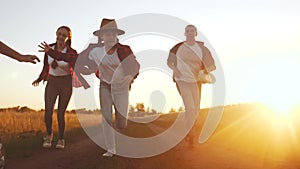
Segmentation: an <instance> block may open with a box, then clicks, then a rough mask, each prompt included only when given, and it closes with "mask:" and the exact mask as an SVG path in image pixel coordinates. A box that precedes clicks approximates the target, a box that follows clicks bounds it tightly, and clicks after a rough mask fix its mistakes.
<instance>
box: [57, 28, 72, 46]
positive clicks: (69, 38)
mask: <svg viewBox="0 0 300 169" xmlns="http://www.w3.org/2000/svg"><path fill="white" fill-rule="evenodd" d="M59 29H65V30H67V31H68V33H69V36H68V39H67V41H66V45H68V46H70V47H71V44H72V31H71V29H70V28H69V27H67V26H60V27H59V28H58V29H57V31H58V30H59Z"/></svg>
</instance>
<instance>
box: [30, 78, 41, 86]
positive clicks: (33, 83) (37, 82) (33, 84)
mask: <svg viewBox="0 0 300 169" xmlns="http://www.w3.org/2000/svg"><path fill="white" fill-rule="evenodd" d="M39 83H40V81H39V80H38V79H36V80H35V81H33V82H32V86H34V87H36V86H38V85H39Z"/></svg>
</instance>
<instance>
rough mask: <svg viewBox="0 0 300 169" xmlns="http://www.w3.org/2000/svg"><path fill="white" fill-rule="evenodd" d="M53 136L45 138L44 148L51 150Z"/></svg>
mask: <svg viewBox="0 0 300 169" xmlns="http://www.w3.org/2000/svg"><path fill="white" fill-rule="evenodd" d="M52 139H53V134H50V135H47V136H45V137H44V142H43V147H44V148H50V147H51V146H52Z"/></svg>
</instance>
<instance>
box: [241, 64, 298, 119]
mask: <svg viewBox="0 0 300 169" xmlns="http://www.w3.org/2000/svg"><path fill="white" fill-rule="evenodd" d="M298 72H300V68H299V66H298V64H297V63H295V62H291V61H287V60H284V59H276V60H273V61H268V63H264V62H262V63H260V64H257V65H256V66H254V67H253V70H252V71H251V72H249V74H248V75H247V76H248V77H247V81H246V83H247V84H248V86H247V88H245V90H247V92H246V94H247V96H248V97H250V99H251V100H253V101H258V102H260V103H263V104H265V105H267V106H268V107H270V108H271V109H272V111H273V112H274V113H275V114H276V115H277V116H281V117H283V116H289V115H290V114H291V112H292V110H293V109H294V108H295V107H297V106H298V105H300V88H299V86H300V78H298V75H297V74H298Z"/></svg>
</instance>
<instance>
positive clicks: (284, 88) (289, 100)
mask: <svg viewBox="0 0 300 169" xmlns="http://www.w3.org/2000/svg"><path fill="white" fill-rule="evenodd" d="M299 7H300V2H299V1H296V0H290V1H283V0H274V1H273V0H266V1H258V0H253V1H250V0H244V1H237V0H231V1H218V0H191V1H169V0H167V1H161V0H160V1H159V0H152V1H145V2H143V1H133V0H128V1H101V0H100V1H99V0H87V1H76V0H75V1H71V0H62V1H58V0H53V1H36V0H28V1H17V0H2V1H1V6H0V14H1V15H0V17H1V22H2V24H1V28H0V30H1V31H0V38H1V40H2V41H3V42H5V43H7V44H9V45H10V46H12V47H13V48H15V49H17V50H18V51H19V52H21V53H28V54H36V55H37V56H39V57H40V58H41V59H42V58H43V54H42V53H38V52H37V51H38V47H37V45H38V44H39V43H40V42H41V41H46V42H49V43H51V42H54V41H55V31H56V29H57V28H58V27H59V26H61V25H68V26H69V27H71V29H72V31H73V44H72V46H73V47H74V48H75V49H76V50H77V51H78V52H80V51H82V50H83V49H84V47H85V46H86V45H87V43H88V42H89V41H90V40H91V38H93V36H92V32H93V31H94V30H96V29H98V28H99V25H100V22H101V19H102V18H104V17H106V18H115V19H122V18H124V17H130V16H131V15H135V14H143V13H160V14H166V15H170V16H174V17H177V18H180V19H182V20H185V21H187V22H189V23H192V24H194V25H196V26H197V27H198V29H199V31H200V32H201V33H203V35H205V37H206V38H207V39H208V40H209V42H210V44H211V45H212V46H213V48H214V50H215V52H216V53H217V56H218V59H219V60H220V63H221V64H222V67H223V71H224V75H225V80H226V104H232V103H239V102H251V101H262V102H266V103H270V104H273V105H278V104H282V103H283V104H284V105H286V106H293V105H295V104H297V103H299V102H300V101H299V100H300V99H299V97H298V96H299V94H300V91H299V89H298V86H300V82H299V78H298V79H297V77H298V75H297V73H298V72H300V70H299V68H297V67H298V65H299V63H300V57H299V56H300V48H299V44H300V33H299V30H300V22H299V21H300V12H299ZM141 24H143V23H141ZM199 38H200V39H201V37H199ZM128 43H130V45H131V46H132V48H133V49H134V50H136V51H137V50H140V49H138V45H136V47H134V46H135V45H134V40H132V42H128ZM131 43H132V44H131ZM170 45H171V44H170ZM167 47H169V46H168V45H167ZM164 50H165V51H168V50H169V49H168V48H166V49H164ZM0 67H1V72H0V78H1V88H0V93H1V96H0V107H11V106H16V105H22V106H29V107H32V108H36V109H40V108H43V106H44V101H43V94H44V87H45V85H40V86H39V87H37V88H34V87H32V86H31V83H32V81H33V80H34V79H36V78H37V76H38V74H39V73H40V71H41V69H42V63H39V64H37V65H31V64H26V63H18V62H16V61H14V60H12V59H9V58H6V57H3V56H1V57H0ZM210 88H211V87H209V86H207V89H206V92H208V95H209V91H211V90H210ZM173 89H174V88H173ZM173 89H172V90H173ZM173 91H174V92H176V90H173ZM96 92H97V91H96V90H95V93H96ZM133 93H135V92H133ZM136 93H141V92H137V91H136ZM135 95H136V94H135ZM205 96H206V95H205ZM96 97H97V94H95V98H96ZM147 97H148V96H139V97H135V96H132V99H133V102H135V101H136V102H139V101H145V100H147ZM170 97H172V98H174V97H175V98H176V99H177V102H176V101H174V104H173V105H169V107H176V108H177V107H179V106H178V104H179V102H178V100H180V98H178V95H177V96H170ZM137 98H141V99H140V100H139V99H137ZM205 98H206V97H204V99H203V104H204V103H206V102H207V104H209V101H205ZM208 98H209V96H208ZM166 99H167V100H168V97H167V98H166ZM73 107H74V106H72V104H70V106H69V108H73ZM75 107H76V106H75ZM169 107H168V108H169Z"/></svg>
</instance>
